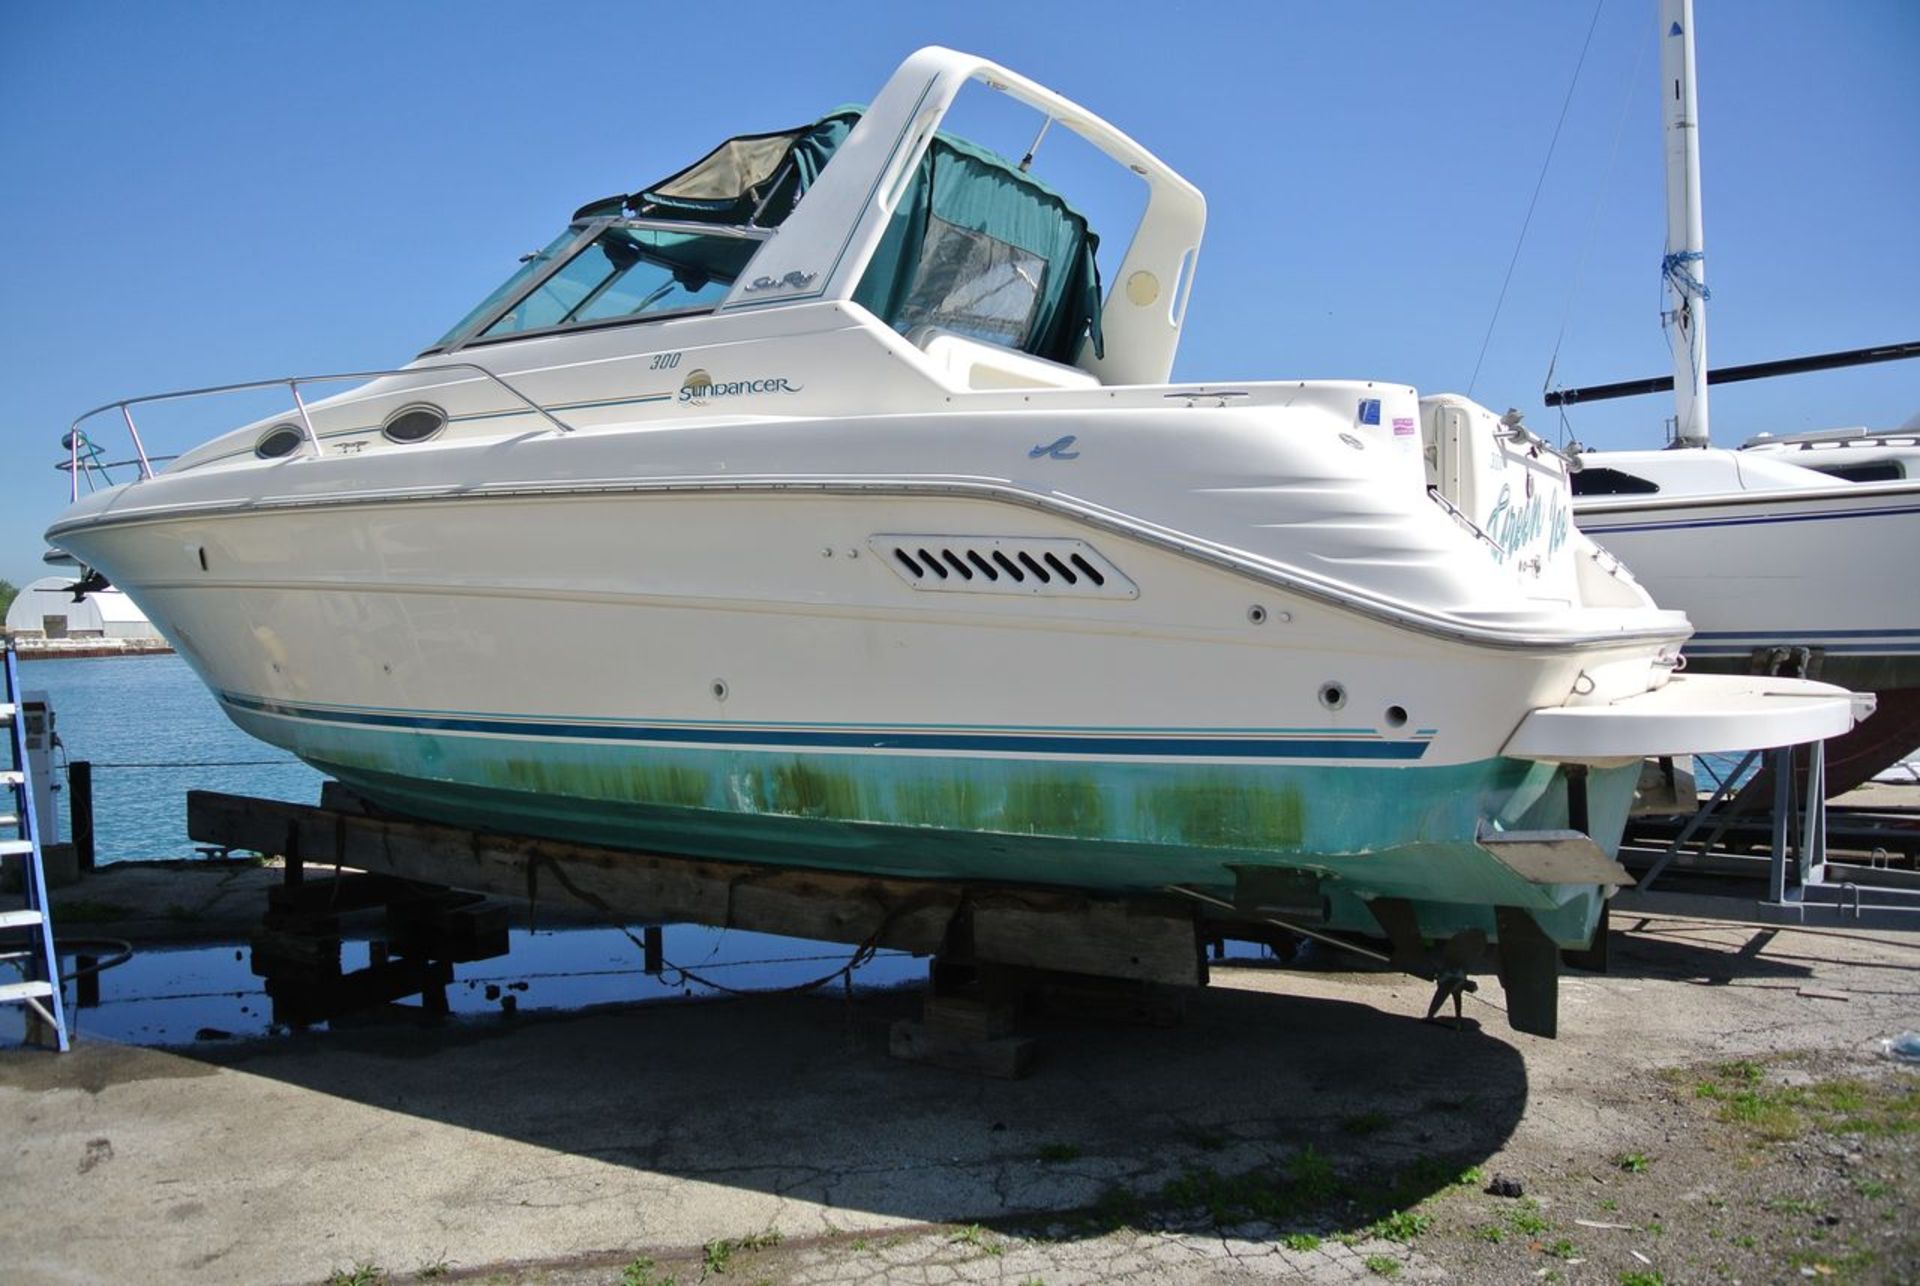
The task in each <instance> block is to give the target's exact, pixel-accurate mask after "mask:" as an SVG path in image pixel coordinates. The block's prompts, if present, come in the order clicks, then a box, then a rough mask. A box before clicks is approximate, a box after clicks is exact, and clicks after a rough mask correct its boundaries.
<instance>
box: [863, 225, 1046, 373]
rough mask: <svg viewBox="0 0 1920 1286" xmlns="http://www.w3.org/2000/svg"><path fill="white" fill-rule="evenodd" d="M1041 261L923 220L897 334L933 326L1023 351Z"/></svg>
mask: <svg viewBox="0 0 1920 1286" xmlns="http://www.w3.org/2000/svg"><path fill="white" fill-rule="evenodd" d="M1046 275H1047V261H1046V259H1045V258H1043V257H1042V256H1040V255H1036V254H1030V253H1028V252H1027V251H1025V250H1022V249H1021V248H1020V247H1018V246H1015V245H1011V244H1009V243H1007V242H1005V241H1001V240H1000V239H999V238H997V237H990V236H988V235H987V234H986V233H984V232H975V231H973V230H972V229H970V228H963V227H960V226H959V225H958V224H953V223H948V222H947V221H946V220H945V219H942V218H940V217H938V216H929V218H928V220H927V236H926V240H925V241H924V242H922V243H921V247H920V263H919V265H918V267H917V268H916V269H915V272H914V281H913V289H912V290H911V291H909V292H908V294H907V298H906V301H905V303H903V304H902V305H901V308H900V313H899V317H898V320H897V321H896V323H895V324H896V325H897V326H898V327H899V328H900V329H901V330H902V331H908V330H912V329H913V328H914V327H916V326H938V327H940V328H941V329H943V330H950V331H952V332H954V333H955V334H957V335H964V336H966V337H967V338H968V339H978V340H984V341H986V342H987V343H990V344H1004V345H1006V346H1007V347H1009V348H1023V347H1025V346H1026V344H1027V341H1028V340H1029V339H1031V338H1032V333H1033V323H1034V318H1035V315H1036V314H1037V313H1038V312H1039V310H1040V297H1041V296H1040V288H1041V284H1042V283H1043V282H1044V281H1045V280H1046Z"/></svg>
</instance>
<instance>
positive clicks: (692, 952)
mask: <svg viewBox="0 0 1920 1286" xmlns="http://www.w3.org/2000/svg"><path fill="white" fill-rule="evenodd" d="M509 939H510V943H511V949H510V950H509V951H508V953H507V954H506V955H503V956H496V957H494V958H493V959H491V960H477V961H473V962H471V963H468V964H456V965H454V966H453V983H452V985H451V986H449V987H448V988H447V1005H448V1008H450V1009H451V1010H452V1011H453V1012H454V1014H455V1015H457V1016H468V1017H472V1016H477V1015H482V1014H490V1013H499V1012H500V1011H501V1009H502V1008H503V1004H504V1003H505V1002H507V1001H508V999H509V998H511V1003H512V1005H513V1006H514V1007H515V1008H517V1009H520V1010H535V1009H576V1008H580V1007H582V1006H586V1005H598V1004H609V1003H617V1002H636V1001H671V1000H682V999H688V998H698V997H710V996H714V995H717V994H719V993H718V992H717V991H716V989H715V988H713V987H709V986H706V985H703V984H702V983H700V982H695V981H693V980H691V979H687V978H684V977H681V976H680V975H678V974H677V973H676V972H675V971H674V970H673V969H669V970H668V971H667V972H666V973H665V974H663V975H660V976H657V977H656V976H650V975H648V974H646V973H643V972H642V971H641V953H640V948H639V947H637V946H635V945H634V944H633V942H631V941H630V940H628V938H627V937H626V935H625V934H623V933H621V932H620V931H619V930H617V929H600V928H581V929H555V930H541V931H529V930H527V929H523V928H515V929H511V930H509ZM662 945H663V948H664V950H663V955H664V956H665V958H666V960H667V961H668V962H670V963H671V964H673V965H676V966H680V967H684V968H686V969H690V970H692V971H693V972H694V973H697V974H699V975H701V977H702V978H705V979H708V980H710V981H711V982H713V983H717V984H718V985H719V986H721V987H730V988H737V989H740V990H766V989H770V988H778V987H790V986H794V985H796V984H799V983H804V982H808V981H811V980H812V979H815V978H818V977H820V976H822V975H823V974H827V973H830V972H832V971H833V970H834V969H836V968H838V967H839V966H840V965H842V964H844V963H845V962H846V960H847V958H848V957H849V956H850V955H851V954H852V948H850V947H841V946H837V945H834V944H829V943H821V942H808V941H802V940H799V939H794V938H781V937H775V936H773V935H771V934H765V933H747V932H744V931H741V930H718V929H709V928H706V927H703V926H700V925H687V924H682V925H668V926H667V927H666V928H665V929H664V930H663V931H662ZM249 954H250V953H249V952H248V950H247V948H246V946H245V945H244V944H242V945H238V946H236V945H235V944H233V943H222V944H217V945H212V946H191V947H143V948H141V949H140V950H138V951H136V952H135V953H134V956H133V958H132V959H131V960H129V961H127V962H126V963H125V964H123V965H120V966H118V967H116V968H113V969H109V970H107V971H106V972H104V973H102V974H100V975H98V979H99V1000H98V1003H97V1004H92V1005H88V1006H86V1007H84V1008H80V1007H76V1004H75V984H73V983H68V984H67V990H66V995H67V1006H68V1007H67V1015H68V1021H69V1023H70V1024H71V1025H72V1027H73V1029H74V1031H75V1033H76V1034H77V1035H79V1036H80V1037H82V1038H85V1037H89V1036H90V1037H95V1038H99V1039H106V1040H113V1041H121V1042H125V1043H129V1044H137V1045H182V1044H189V1043H192V1042H193V1041H194V1040H195V1038H196V1036H197V1035H198V1034H199V1033H200V1032H201V1031H202V1030H204V1029H212V1030H214V1031H219V1032H224V1033H228V1034H229V1035H231V1036H234V1037H248V1036H264V1035H268V1034H271V1033H273V1032H274V1031H276V1030H277V1029H276V1028H274V1026H273V1021H272V1014H273V1002H272V1001H271V1000H270V999H269V998H268V997H267V994H266V990H265V986H264V980H263V979H260V978H256V977H254V975H253V970H252V968H251V965H250V963H249ZM340 954H341V967H342V968H343V969H344V970H347V971H351V970H354V969H360V968H364V967H366V965H367V964H368V962H369V950H368V943H367V942H366V941H365V940H359V941H355V940H347V941H344V942H343V943H342V944H341V953H340ZM61 964H62V968H63V969H68V970H71V969H72V968H73V961H72V958H71V956H68V957H67V958H66V959H63V960H62V962H61ZM926 968H927V965H926V961H925V960H924V959H916V958H915V957H913V956H911V955H907V954H905V953H902V952H893V951H883V952H880V953H878V954H877V955H875V956H874V957H873V959H872V960H870V961H869V962H868V963H867V964H865V965H863V966H862V967H861V968H860V969H859V970H858V971H857V972H856V973H855V974H854V985H855V987H856V988H858V989H873V988H882V987H894V986H900V985H903V984H907V983H917V982H920V981H922V980H924V979H925V977H926ZM5 977H6V980H8V981H11V980H12V975H11V974H6V975H5ZM830 985H831V986H835V987H837V986H839V985H840V984H839V983H838V981H835V982H834V983H832V984H830ZM402 1003H404V1004H408V1005H416V1006H417V1005H418V1004H419V1000H418V998H417V997H416V998H411V999H409V1000H407V1001H405V1002H402ZM10 1008H11V1007H10ZM15 1012H18V1011H15ZM348 1021H351V1020H348ZM343 1025H344V1024H343ZM323 1029H324V1028H323ZM24 1030H25V1024H24V1020H23V1019H20V1018H11V1017H8V1018H4V1019H0V1049H5V1048H9V1047H11V1046H13V1045H16V1044H18V1043H19V1041H20V1038H21V1036H22V1034H23V1033H24Z"/></svg>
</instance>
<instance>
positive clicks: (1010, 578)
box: [867, 536, 1140, 598]
mask: <svg viewBox="0 0 1920 1286" xmlns="http://www.w3.org/2000/svg"><path fill="white" fill-rule="evenodd" d="M867 547H868V548H869V549H871V550H873V552H874V553H875V554H877V555H879V557H880V559H881V561H882V562H884V563H886V564H887V566H889V567H891V568H893V570H894V573H895V574H896V575H897V576H899V577H900V578H901V579H902V580H904V581H906V582H907V584H909V585H911V586H913V587H914V588H915V589H924V590H932V591H937V592H940V593H947V594H1040V595H1051V596H1055V597H1074V598H1138V597H1140V589H1139V587H1138V586H1136V585H1135V584H1134V583H1133V582H1132V581H1130V580H1128V579H1127V577H1126V576H1125V574H1123V573H1122V572H1121V571H1120V569H1119V568H1117V567H1115V566H1114V565H1113V564H1112V563H1110V562H1108V561H1107V560H1106V558H1105V557H1104V556H1102V555H1101V553H1100V551H1099V550H1097V549H1095V548H1094V547H1093V546H1092V545H1089V544H1088V543H1087V542H1086V541H1084V540H1074V539H1072V538H1070V537H1062V536H873V537H870V538H868V540H867Z"/></svg>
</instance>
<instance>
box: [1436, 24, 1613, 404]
mask: <svg viewBox="0 0 1920 1286" xmlns="http://www.w3.org/2000/svg"><path fill="white" fill-rule="evenodd" d="M1606 7H1607V0H1598V2H1597V3H1596V4H1595V5H1594V6H1593V19H1592V21H1590V22H1588V23H1587V38H1586V39H1585V40H1583V41H1581V43H1580V57H1579V59H1578V60H1577V61H1576V62H1575V63H1574V64H1573V79H1572V80H1571V81H1569V82H1567V96H1566V98H1565V100H1563V101H1562V102H1561V104H1560V119H1558V120H1556V121H1555V122H1554V123H1553V137H1552V138H1550V139H1548V140H1547V159H1546V160H1545V161H1544V162H1542V163H1541V166H1540V177H1539V178H1538V179H1536V180H1535V181H1534V184H1533V198H1532V199H1531V200H1529V201H1528V202H1527V217H1526V218H1524V219H1522V220H1521V221H1520V239H1519V240H1518V241H1516V242H1514V245H1513V257H1512V258H1511V259H1509V260H1507V275H1506V276H1505V277H1503V278H1501V280H1500V296H1499V298H1498V299H1495V300H1494V302H1493V316H1492V317H1490V318H1488V319H1487V333H1486V335H1485V336H1484V337H1483V338H1482V339H1481V341H1480V356H1478V357H1476V358H1475V359H1474V361H1473V378H1472V379H1470V380H1468V381H1467V396H1468V397H1472V396H1473V386H1474V385H1475V384H1477V383H1479V381H1480V367H1481V364H1482V363H1484V362H1485V361H1486V360H1487V345H1489V344H1491V343H1492V342H1493V328H1494V327H1495V326H1497V325H1499V323H1500V310H1501V308H1503V307H1504V306H1505V305H1506V302H1507V287H1508V286H1509V285H1511V284H1512V283H1513V270H1514V268H1516V267H1517V266H1519V263H1520V251H1521V249H1522V247H1524V246H1525V245H1526V244H1527V228H1528V227H1529V226H1530V225H1531V224H1532V223H1533V210H1534V207H1535V206H1537V205H1539V204H1540V190H1541V189H1542V188H1544V187H1546V185H1547V171H1548V170H1550V169H1552V168H1553V149H1554V147H1555V146H1556V145H1558V144H1559V142H1560V127H1561V126H1563V125H1565V124H1566V123H1567V109H1568V108H1569V107H1572V106H1573V91H1574V90H1575V89H1576V88H1578V87H1579V85H1580V69H1581V68H1582V67H1585V66H1586V65H1587V50H1588V49H1589V48H1590V47H1591V46H1592V45H1593V31H1594V28H1595V27H1598V26H1599V25H1600V11H1601V10H1602V9H1605V8H1606Z"/></svg>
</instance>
